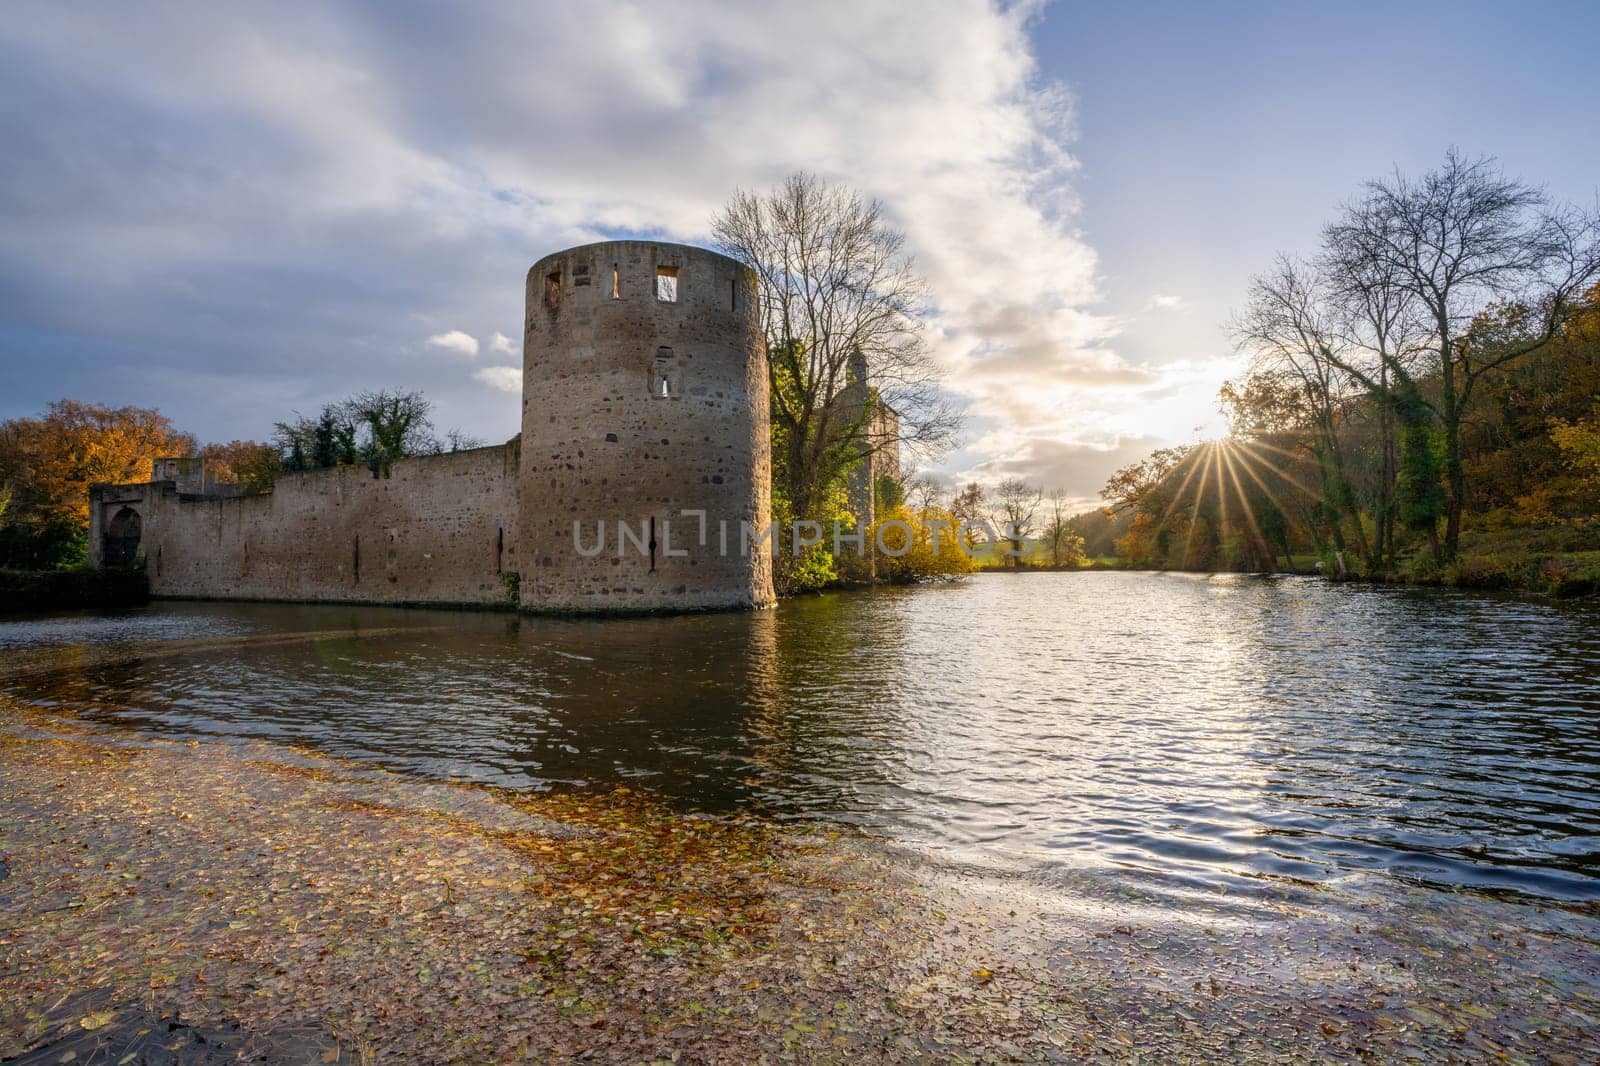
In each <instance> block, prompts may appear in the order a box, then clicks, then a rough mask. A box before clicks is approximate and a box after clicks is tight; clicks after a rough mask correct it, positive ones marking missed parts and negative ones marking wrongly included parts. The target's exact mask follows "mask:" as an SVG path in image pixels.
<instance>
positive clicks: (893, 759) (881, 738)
mask: <svg viewBox="0 0 1600 1066" xmlns="http://www.w3.org/2000/svg"><path fill="white" fill-rule="evenodd" d="M898 600H899V597H898V596H896V595H894V594H892V593H887V592H879V593H876V594H873V595H851V594H845V595H828V596H820V597H816V598H811V599H801V600H794V601H790V602H788V603H785V604H784V606H783V607H782V608H781V609H780V610H777V611H765V612H761V613H760V614H758V615H755V616H752V617H751V619H750V625H749V630H748V632H749V669H748V677H749V702H748V706H749V710H750V713H749V717H748V718H747V720H746V729H747V730H748V731H749V735H750V741H751V744H752V752H751V758H752V761H753V762H754V764H755V769H756V777H755V779H754V780H752V781H751V782H750V788H751V789H752V791H753V792H754V793H755V794H756V795H757V796H759V797H760V798H761V799H762V800H764V801H765V802H766V803H768V804H769V805H770V806H772V807H774V808H776V809H780V810H781V809H785V808H787V809H789V810H791V811H792V810H795V809H797V808H799V809H804V810H818V809H827V810H835V811H847V812H848V811H856V810H860V809H863V808H876V807H878V806H880V805H881V802H882V801H881V798H874V799H866V798H861V797H864V796H867V795H874V794H881V793H882V792H883V791H884V790H886V789H891V788H893V787H895V786H896V785H898V784H900V783H901V781H902V780H903V778H904V776H905V774H904V766H905V759H906V740H907V734H908V730H907V728H906V724H905V721H904V709H905V701H906V700H907V699H910V698H912V695H913V694H911V693H907V692H905V691H903V690H902V688H901V687H900V685H899V684H898V682H897V680H896V679H897V676H898V675H899V674H900V672H901V668H902V666H903V664H902V663H901V662H900V660H901V659H902V658H903V657H904V654H905V645H906V639H905V633H904V629H903V626H904V625H905V620H904V619H903V618H902V617H900V615H899V612H898V611H897V610H895V608H894V606H893V605H894V604H895V603H896V602H898Z"/></svg>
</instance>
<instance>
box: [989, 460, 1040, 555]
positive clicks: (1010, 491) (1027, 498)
mask: <svg viewBox="0 0 1600 1066" xmlns="http://www.w3.org/2000/svg"><path fill="white" fill-rule="evenodd" d="M1043 498H1044V497H1043V494H1042V493H1041V492H1040V491H1039V490H1038V489H1037V488H1035V487H1034V486H1032V485H1030V484H1028V483H1027V482H1026V481H1024V480H1022V479H1021V478H1018V477H1010V478H1006V479H1005V480H1004V481H1002V482H1000V484H998V485H996V486H995V490H994V501H995V523H994V524H995V526H996V528H998V529H999V530H1000V535H1001V536H1003V537H1005V538H1006V539H1007V540H1008V541H1010V543H1011V565H1012V566H1016V565H1018V564H1019V563H1020V562H1021V560H1022V552H1023V548H1024V546H1025V545H1026V543H1027V541H1028V539H1029V535H1030V534H1031V533H1033V531H1034V527H1033V521H1034V516H1035V515H1037V514H1038V513H1039V504H1040V502H1041V501H1042V500H1043Z"/></svg>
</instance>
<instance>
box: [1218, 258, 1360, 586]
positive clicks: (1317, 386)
mask: <svg viewBox="0 0 1600 1066" xmlns="http://www.w3.org/2000/svg"><path fill="white" fill-rule="evenodd" d="M1329 296H1330V292H1329V288H1328V286H1327V284H1326V282H1325V281H1324V279H1323V278H1322V277H1321V276H1320V275H1319V274H1318V272H1317V270H1316V269H1315V268H1314V267H1312V266H1309V265H1307V264H1305V263H1301V262H1299V261H1297V260H1294V259H1291V258H1289V257H1287V256H1280V257H1279V259H1278V261H1277V263H1276V264H1275V265H1274V266H1273V268H1272V269H1271V270H1270V271H1268V272H1266V273H1264V274H1258V275H1257V276H1256V277H1254V278H1252V279H1251V281H1250V296H1249V300H1248V303H1247V304H1246V305H1245V309H1244V311H1243V312H1242V313H1241V314H1239V315H1238V316H1236V317H1235V319H1234V321H1233V335H1234V339H1235V342H1236V344H1237V345H1238V346H1239V347H1240V348H1243V349H1248V350H1251V351H1253V352H1254V353H1255V356H1254V360H1253V363H1252V365H1251V373H1252V374H1255V375H1259V376H1261V377H1264V378H1278V379H1282V380H1285V381H1287V382H1289V383H1290V384H1291V385H1292V387H1294V388H1295V389H1297V390H1298V391H1299V393H1300V395H1301V397H1302V399H1303V401H1304V402H1303V405H1302V410H1303V412H1304V413H1305V415H1306V416H1307V418H1308V419H1309V422H1310V425H1309V426H1308V427H1307V428H1309V429H1310V430H1311V436H1310V439H1309V441H1308V445H1309V448H1310V451H1311V455H1312V457H1313V458H1314V459H1315V460H1316V464H1317V474H1318V477H1319V479H1320V481H1321V489H1322V499H1323V506H1324V508H1325V510H1326V511H1327V513H1328V519H1329V522H1328V525H1329V530H1330V532H1331V533H1332V536H1333V541H1334V544H1335V546H1336V547H1337V548H1338V549H1339V550H1341V551H1342V550H1344V548H1345V530H1346V528H1348V529H1349V531H1350V537H1351V539H1353V540H1354V541H1355V545H1356V549H1357V550H1358V551H1359V552H1360V553H1361V555H1362V557H1363V558H1365V559H1366V560H1367V562H1368V565H1369V566H1370V567H1371V568H1373V569H1376V568H1377V560H1376V559H1375V558H1374V557H1373V553H1372V548H1371V546H1370V544H1369V543H1368V540H1367V534H1366V529H1365V527H1364V526H1363V525H1362V523H1361V510H1360V507H1359V505H1358V504H1357V501H1356V495H1355V489H1354V487H1353V486H1352V485H1351V482H1350V477H1349V474H1348V473H1347V472H1346V470H1345V457H1344V450H1343V448H1342V447H1341V445H1340V432H1339V429H1340V425H1341V422H1342V419H1343V411H1344V409H1345V406H1346V401H1347V400H1348V399H1349V383H1350V380H1351V379H1350V375H1349V374H1348V373H1346V372H1345V371H1344V369H1343V360H1342V359H1341V355H1342V354H1344V353H1341V351H1340V348H1341V347H1342V335H1341V329H1340V326H1341V324H1342V323H1341V322H1340V320H1339V319H1338V317H1337V315H1336V311H1337V306H1336V305H1335V304H1334V302H1333V301H1332V300H1331V299H1330V298H1329ZM1262 461H1270V460H1269V459H1267V458H1266V457H1262ZM1247 473H1250V474H1251V475H1252V476H1254V477H1256V478H1257V479H1259V478H1260V474H1259V472H1257V471H1254V470H1252V469H1250V468H1249V467H1247Z"/></svg>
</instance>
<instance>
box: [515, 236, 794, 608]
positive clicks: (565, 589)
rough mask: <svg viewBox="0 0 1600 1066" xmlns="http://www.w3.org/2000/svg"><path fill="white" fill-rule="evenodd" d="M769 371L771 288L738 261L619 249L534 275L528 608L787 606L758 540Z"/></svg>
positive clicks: (523, 525)
mask: <svg viewBox="0 0 1600 1066" xmlns="http://www.w3.org/2000/svg"><path fill="white" fill-rule="evenodd" d="M766 359H767V356H766V346H765V343H764V341H763V339H762V335H761V323H760V311H759V308H758V307H757V304H756V280H755V275H754V273H753V272H751V271H750V270H749V269H748V268H746V267H744V266H743V265H741V264H739V263H738V262H736V261H734V260H732V259H729V258H727V257H726V256H722V255H718V254H716V253H714V252H709V251H706V250H704V249H700V248H692V247H688V246H685V245H679V244H662V243H657V242H653V241H610V242H606V243H602V244H589V245H584V246H583V247H580V248H571V249H568V250H567V251H564V252H558V253H556V254H555V255H551V256H546V257H545V258H544V259H541V260H540V261H539V262H538V263H536V264H534V267H533V269H532V270H530V271H529V272H528V284H527V316H526V320H525V323H524V338H523V357H522V467H521V475H520V476H521V486H520V502H519V509H520V517H519V536H518V554H519V557H520V560H521V578H520V582H521V583H520V600H521V604H522V606H523V607H524V608H527V609H529V610H571V611H603V610H623V611H636V610H681V609H692V608H718V607H751V606H762V605H766V604H769V603H771V602H772V601H773V592H772V560H771V554H770V551H771V549H770V547H769V546H768V545H767V544H765V543H762V544H760V545H759V546H757V545H750V546H748V547H747V540H748V538H747V537H746V536H744V535H742V534H743V532H744V530H745V529H753V530H755V531H756V536H757V537H759V536H760V535H761V534H762V533H763V532H764V531H765V530H766V527H767V523H768V521H769V516H770V511H771V496H770V492H771V482H770V467H771V442H770V431H769V421H768V419H769V415H768V409H767V362H766ZM686 511H687V512H692V513H691V514H687V515H686V514H684V512H686ZM698 512H703V513H704V518H703V521H702V519H701V517H700V516H699V514H698ZM575 523H576V527H577V528H576V534H575V530H574V524H575ZM602 523H603V525H602Z"/></svg>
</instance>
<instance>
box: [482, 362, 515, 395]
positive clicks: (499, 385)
mask: <svg viewBox="0 0 1600 1066" xmlns="http://www.w3.org/2000/svg"><path fill="white" fill-rule="evenodd" d="M472 376H473V378H474V379H475V380H477V381H481V382H483V384H485V385H487V386H489V387H490V388H491V389H499V390H500V391H501V392H521V391H522V371H521V369H519V368H518V367H514V366H485V367H479V368H478V369H477V370H474V371H473V372H472Z"/></svg>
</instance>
